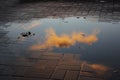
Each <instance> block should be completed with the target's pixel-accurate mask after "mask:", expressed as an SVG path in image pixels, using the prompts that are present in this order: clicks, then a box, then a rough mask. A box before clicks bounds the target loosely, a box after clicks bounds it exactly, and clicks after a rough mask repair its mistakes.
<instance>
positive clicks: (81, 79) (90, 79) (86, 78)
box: [78, 76, 104, 80]
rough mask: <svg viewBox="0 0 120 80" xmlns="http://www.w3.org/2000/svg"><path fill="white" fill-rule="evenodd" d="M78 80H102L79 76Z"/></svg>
mask: <svg viewBox="0 0 120 80" xmlns="http://www.w3.org/2000/svg"><path fill="white" fill-rule="evenodd" d="M78 80H104V79H99V78H91V77H83V76H81V77H80V78H79V79H78Z"/></svg>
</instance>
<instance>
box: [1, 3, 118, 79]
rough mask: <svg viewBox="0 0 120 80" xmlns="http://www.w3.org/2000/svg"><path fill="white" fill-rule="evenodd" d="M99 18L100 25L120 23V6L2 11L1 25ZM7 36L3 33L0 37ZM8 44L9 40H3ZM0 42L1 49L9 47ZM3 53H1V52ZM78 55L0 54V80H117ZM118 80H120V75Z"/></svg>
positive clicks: (32, 7)
mask: <svg viewBox="0 0 120 80" xmlns="http://www.w3.org/2000/svg"><path fill="white" fill-rule="evenodd" d="M69 16H85V17H87V16H97V17H96V18H97V19H98V21H103V22H104V21H105V22H119V21H120V5H119V4H112V3H96V4H93V3H57V2H46V3H42V2H41V3H34V4H32V3H29V4H21V5H18V6H16V7H14V6H13V7H9V8H8V9H7V10H5V9H2V11H0V22H1V24H3V23H7V22H9V21H10V22H12V21H16V20H21V21H24V20H30V19H32V18H46V17H52V18H59V17H61V18H65V17H69ZM5 34H7V32H2V30H1V29H0V36H3V35H5ZM4 39H5V40H6V41H4V42H6V43H9V39H8V38H4ZM6 43H2V42H0V45H2V46H3V47H6V46H5V45H4V44H6ZM1 50H2V49H1ZM79 58H80V55H79V54H58V53H31V54H30V56H25V55H24V56H18V55H12V54H10V53H7V54H4V53H0V80H111V79H112V80H114V79H113V78H111V76H112V75H113V74H112V72H111V71H110V70H109V68H108V67H106V66H104V65H100V64H91V63H87V62H84V61H81V60H79ZM115 80H120V74H118V76H117V77H116V79H115Z"/></svg>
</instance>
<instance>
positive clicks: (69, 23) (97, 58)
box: [0, 17, 120, 67]
mask: <svg viewBox="0 0 120 80" xmlns="http://www.w3.org/2000/svg"><path fill="white" fill-rule="evenodd" d="M119 25H120V23H110V22H101V21H98V19H97V18H94V17H93V18H92V17H67V18H42V19H32V20H30V21H28V22H21V23H20V22H11V23H6V24H5V26H7V27H4V26H2V27H4V29H3V30H4V31H3V32H7V33H6V34H5V35H3V36H1V42H2V43H3V45H1V46H0V47H1V50H2V51H3V52H4V51H5V53H6V54H7V53H9V52H11V53H14V54H19V55H25V54H26V53H29V54H30V53H32V52H39V53H43V52H53V53H65V54H68V53H72V54H80V55H81V56H82V57H81V59H82V60H86V61H88V62H91V63H100V64H104V65H107V66H110V67H115V66H119V65H120V64H119V63H118V61H119V60H120V58H119V57H120V54H119V52H120V49H119V47H120V37H119V34H120V31H119V30H120V27H119ZM5 39H6V40H7V39H9V43H7V42H5ZM4 45H5V46H7V47H4V48H3V46H4ZM6 49H9V50H8V51H6ZM2 51H1V52H2Z"/></svg>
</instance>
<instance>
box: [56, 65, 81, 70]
mask: <svg viewBox="0 0 120 80" xmlns="http://www.w3.org/2000/svg"><path fill="white" fill-rule="evenodd" d="M56 68H57V69H65V70H80V68H81V66H69V65H59V66H57V67H56Z"/></svg>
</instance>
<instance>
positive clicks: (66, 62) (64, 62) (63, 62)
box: [58, 59, 81, 66]
mask: <svg viewBox="0 0 120 80" xmlns="http://www.w3.org/2000/svg"><path fill="white" fill-rule="evenodd" d="M58 65H70V66H80V65H81V62H80V61H79V60H74V59H73V60H61V61H60V62H59V64H58Z"/></svg>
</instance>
